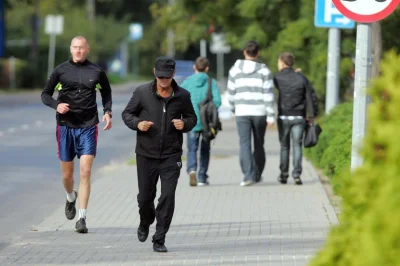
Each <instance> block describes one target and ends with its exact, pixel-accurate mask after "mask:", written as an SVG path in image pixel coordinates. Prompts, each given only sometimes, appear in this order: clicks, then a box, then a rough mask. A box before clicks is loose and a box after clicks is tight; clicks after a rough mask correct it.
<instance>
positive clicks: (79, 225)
mask: <svg viewBox="0 0 400 266" xmlns="http://www.w3.org/2000/svg"><path fill="white" fill-rule="evenodd" d="M75 232H78V233H80V234H86V233H87V232H88V229H87V227H86V220H85V219H84V218H80V219H79V220H78V221H77V222H76V225H75Z"/></svg>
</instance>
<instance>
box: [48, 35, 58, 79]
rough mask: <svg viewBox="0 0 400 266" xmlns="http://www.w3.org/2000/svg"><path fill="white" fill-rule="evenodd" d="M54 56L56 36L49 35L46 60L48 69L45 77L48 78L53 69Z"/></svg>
mask: <svg viewBox="0 0 400 266" xmlns="http://www.w3.org/2000/svg"><path fill="white" fill-rule="evenodd" d="M55 54H56V35H55V34H54V33H53V34H50V44H49V58H48V64H47V65H48V66H47V67H48V69H47V76H48V77H50V75H51V72H53V69H54V58H55Z"/></svg>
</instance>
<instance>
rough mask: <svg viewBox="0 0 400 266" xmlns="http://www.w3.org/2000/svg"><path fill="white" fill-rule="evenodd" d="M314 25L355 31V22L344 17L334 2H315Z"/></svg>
mask: <svg viewBox="0 0 400 266" xmlns="http://www.w3.org/2000/svg"><path fill="white" fill-rule="evenodd" d="M314 24H315V26H316V27H321V28H339V29H353V28H354V26H355V23H354V21H353V20H351V19H349V18H347V17H345V16H344V15H342V14H341V13H340V12H339V10H337V8H336V7H335V5H334V4H333V2H332V0H315V17H314Z"/></svg>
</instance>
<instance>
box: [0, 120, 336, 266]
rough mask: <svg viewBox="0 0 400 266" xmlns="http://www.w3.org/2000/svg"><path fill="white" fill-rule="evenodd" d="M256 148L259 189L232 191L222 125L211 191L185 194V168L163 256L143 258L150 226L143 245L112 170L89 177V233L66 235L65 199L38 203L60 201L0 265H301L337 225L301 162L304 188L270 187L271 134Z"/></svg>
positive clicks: (4, 246)
mask: <svg viewBox="0 0 400 266" xmlns="http://www.w3.org/2000/svg"><path fill="white" fill-rule="evenodd" d="M265 147H266V154H267V165H266V168H265V170H264V174H263V177H264V178H263V182H261V183H259V184H256V185H254V186H250V187H240V186H239V183H240V181H241V179H242V174H241V170H240V166H239V158H238V137H237V133H236V128H235V124H234V122H233V121H224V130H223V131H222V132H221V133H220V135H219V136H218V138H217V140H216V141H215V143H214V144H213V146H212V154H213V155H212V160H211V163H210V168H209V175H210V183H211V186H208V187H190V186H189V179H188V176H187V174H186V173H185V170H184V169H185V162H184V165H183V168H182V173H181V177H180V180H179V184H178V189H177V193H176V208H175V214H174V218H173V220H172V225H171V228H170V231H169V232H168V234H167V239H166V246H167V248H168V249H169V252H168V253H165V254H159V253H155V252H153V250H152V243H151V236H152V234H153V233H154V231H155V224H153V225H152V226H151V227H150V235H149V238H148V240H147V241H146V242H145V243H141V242H139V241H138V240H137V236H136V229H137V226H138V224H139V215H138V208H137V203H136V195H137V191H138V189H137V180H136V168H135V166H132V165H131V166H129V165H127V164H125V163H115V164H113V165H109V166H107V167H105V168H103V169H101V170H99V171H98V172H96V173H95V174H96V176H97V178H96V181H95V182H93V185H92V194H91V199H90V202H89V209H88V219H87V224H88V228H89V233H88V234H86V235H80V234H77V233H75V232H74V231H73V229H74V226H75V222H76V219H75V220H74V221H68V220H67V219H66V218H65V216H64V205H63V204H64V201H65V198H64V195H60V198H57V199H44V200H57V201H60V208H59V209H58V210H57V211H55V212H54V213H49V215H48V217H45V218H44V220H43V222H42V223H41V224H38V225H36V226H35V227H33V228H31V229H30V230H27V232H26V233H25V234H24V235H21V236H15V237H13V238H12V239H9V240H7V242H4V240H2V241H0V242H1V244H0V265H270V266H275V265H285V266H286V265H296V266H301V265H307V262H309V261H310V259H311V258H312V257H313V256H314V255H315V253H316V252H317V251H318V249H319V248H321V246H322V245H323V243H324V241H325V238H326V235H327V232H328V230H329V228H330V226H332V225H335V224H337V223H338V221H337V216H336V214H335V212H334V209H333V207H332V205H331V203H330V202H329V199H328V197H327V195H326V193H325V191H324V189H323V187H322V185H321V183H320V181H319V179H318V176H317V172H316V171H315V170H314V169H313V167H312V166H311V164H310V163H309V162H307V161H306V160H304V170H303V171H304V172H303V176H302V179H303V182H304V185H303V186H295V185H294V183H293V181H292V180H290V181H289V182H288V184H287V185H281V184H279V183H278V182H277V181H276V177H277V175H278V173H279V171H278V163H279V143H278V137H277V132H276V130H273V129H269V130H268V132H267V134H266V143H265ZM99 152H101V151H99ZM60 186H61V182H60ZM158 191H160V189H159V190H158ZM158 195H159V194H158ZM33 207H34V208H40V206H33ZM27 219H29V217H27Z"/></svg>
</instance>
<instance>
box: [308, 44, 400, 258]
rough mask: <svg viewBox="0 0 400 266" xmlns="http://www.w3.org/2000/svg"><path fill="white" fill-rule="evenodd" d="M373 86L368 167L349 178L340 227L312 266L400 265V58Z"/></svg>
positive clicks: (386, 64) (386, 63)
mask: <svg viewBox="0 0 400 266" xmlns="http://www.w3.org/2000/svg"><path fill="white" fill-rule="evenodd" d="M381 69H382V76H381V77H379V78H378V79H377V80H375V81H374V82H373V83H372V89H371V92H370V95H371V98H372V103H371V104H370V106H369V110H368V114H369V116H368V122H369V123H368V128H367V134H366V137H365V140H364V145H363V148H362V156H363V158H364V163H363V166H362V167H360V168H359V169H357V170H356V171H354V172H353V174H351V175H350V174H345V175H344V177H343V180H344V182H345V186H344V187H343V189H342V190H341V196H342V200H343V201H342V212H341V215H340V224H339V225H338V226H337V227H335V228H334V229H333V230H332V231H331V232H330V235H329V237H328V240H327V243H326V245H325V247H324V248H323V250H322V251H321V252H320V253H319V254H317V256H316V257H315V258H314V260H313V261H312V263H311V265H312V266H325V265H335V266H348V265H350V266H351V265H357V266H358V265H363V266H377V265H379V266H380V265H382V266H390V265H400V255H399V254H400V145H399V144H398V139H397V137H398V134H399V132H400V104H399V103H400V90H399V84H400V56H399V55H397V54H396V53H394V52H390V53H388V54H387V55H386V56H385V59H384V60H383V63H382V67H381Z"/></svg>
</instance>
